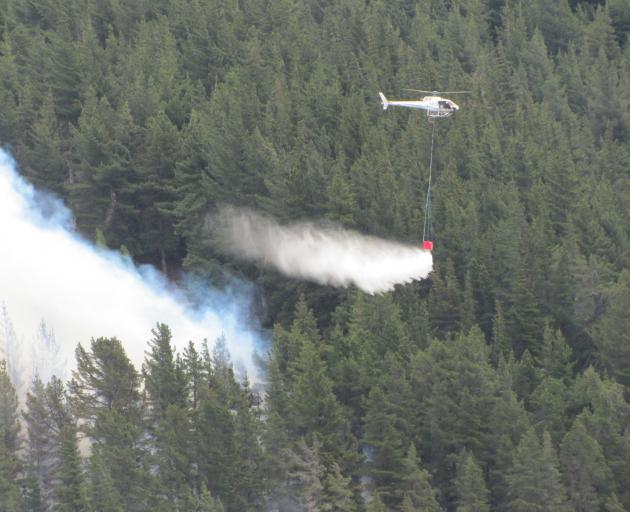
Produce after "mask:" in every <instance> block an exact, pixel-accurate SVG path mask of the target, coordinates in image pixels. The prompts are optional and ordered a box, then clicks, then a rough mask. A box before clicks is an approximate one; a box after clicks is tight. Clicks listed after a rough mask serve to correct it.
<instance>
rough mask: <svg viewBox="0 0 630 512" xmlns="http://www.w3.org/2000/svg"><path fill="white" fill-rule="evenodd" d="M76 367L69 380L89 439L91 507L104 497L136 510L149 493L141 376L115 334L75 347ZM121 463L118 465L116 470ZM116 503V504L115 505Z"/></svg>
mask: <svg viewBox="0 0 630 512" xmlns="http://www.w3.org/2000/svg"><path fill="white" fill-rule="evenodd" d="M75 355H76V359H77V369H76V370H74V371H73V378H72V380H71V381H70V382H69V384H68V390H69V394H70V401H71V404H72V406H73V410H74V413H75V414H76V416H77V418H79V419H80V420H82V429H83V430H84V431H85V433H86V434H87V435H88V436H89V437H90V439H91V440H92V442H93V444H92V455H91V466H92V468H91V487H92V489H91V491H90V493H91V495H92V500H93V501H92V507H93V508H97V509H98V508H99V507H103V506H104V503H107V501H105V500H111V503H113V504H117V503H118V504H120V507H122V508H123V509H127V510H139V509H141V508H143V507H145V506H147V503H148V502H150V501H151V499H153V496H150V495H147V493H145V492H144V491H143V489H145V488H146V486H147V485H148V484H149V482H150V481H151V477H150V475H149V473H148V468H147V465H146V464H147V462H146V456H147V454H146V451H145V449H144V446H143V437H144V432H143V425H142V405H141V401H140V392H139V386H140V378H139V375H138V373H137V372H136V370H135V368H134V367H133V365H132V364H131V362H130V361H129V358H128V357H127V355H126V353H125V351H124V349H123V346H122V343H121V342H120V341H119V340H118V339H116V338H96V339H92V340H91V342H90V350H89V351H88V350H86V349H84V348H83V346H82V345H81V344H79V345H78V346H77V349H76V351H75ZM121 468H123V469H122V470H121ZM116 506H118V505H116Z"/></svg>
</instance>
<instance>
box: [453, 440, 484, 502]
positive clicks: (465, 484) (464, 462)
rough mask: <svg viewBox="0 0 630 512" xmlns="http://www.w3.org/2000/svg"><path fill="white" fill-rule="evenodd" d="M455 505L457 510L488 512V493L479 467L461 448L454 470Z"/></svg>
mask: <svg viewBox="0 0 630 512" xmlns="http://www.w3.org/2000/svg"><path fill="white" fill-rule="evenodd" d="M453 485H454V487H455V505H456V509H455V510H456V511H457V512H489V511H490V505H489V493H488V488H487V487H486V483H485V481H484V478H483V473H482V471H481V468H480V467H479V466H478V465H477V463H476V462H475V459H474V458H473V456H472V454H471V453H470V452H467V451H466V450H462V452H461V453H460V454H459V459H458V461H457V467H456V470H455V480H454V483H453Z"/></svg>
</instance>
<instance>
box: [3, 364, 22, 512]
mask: <svg viewBox="0 0 630 512" xmlns="http://www.w3.org/2000/svg"><path fill="white" fill-rule="evenodd" d="M17 409H18V398H17V395H16V393H15V388H14V387H13V384H12V383H11V381H10V380H9V375H8V373H7V368H6V363H5V362H4V361H0V503H1V504H2V505H1V506H2V509H3V510H5V511H6V512H19V511H21V510H22V496H21V494H20V488H19V487H18V479H17V478H18V473H19V471H20V466H19V461H18V450H19V448H20V441H19V437H18V434H19V430H20V425H19V422H18V410H17Z"/></svg>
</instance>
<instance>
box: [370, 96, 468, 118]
mask: <svg viewBox="0 0 630 512" xmlns="http://www.w3.org/2000/svg"><path fill="white" fill-rule="evenodd" d="M379 96H380V97H381V104H382V105H383V110H387V107H389V106H393V107H406V108H417V109H422V110H426V111H427V115H428V116H429V117H448V116H450V115H452V114H453V113H455V112H457V111H458V110H459V107H458V106H457V104H456V103H455V102H454V101H452V100H449V99H447V98H442V97H441V96H424V97H423V98H422V99H421V100H388V99H387V98H386V97H385V95H384V94H383V93H382V92H379Z"/></svg>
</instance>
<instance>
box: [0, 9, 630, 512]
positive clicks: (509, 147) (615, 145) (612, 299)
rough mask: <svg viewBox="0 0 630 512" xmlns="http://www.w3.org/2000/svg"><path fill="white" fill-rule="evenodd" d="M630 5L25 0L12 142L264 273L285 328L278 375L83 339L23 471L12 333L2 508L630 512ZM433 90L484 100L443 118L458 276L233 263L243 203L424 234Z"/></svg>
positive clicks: (1, 53) (184, 258)
mask: <svg viewBox="0 0 630 512" xmlns="http://www.w3.org/2000/svg"><path fill="white" fill-rule="evenodd" d="M629 20H630V8H629V7H628V5H627V2H626V1H624V0H607V1H605V2H604V1H601V2H596V1H594V0H593V1H591V0H570V1H566V0H553V1H546V0H527V1H525V0H523V1H518V2H508V1H503V0H469V1H465V2H464V1H462V2H440V1H437V0H431V1H426V2H413V1H409V0H396V1H390V2H385V1H384V0H370V1H369V2H365V1H362V0H348V1H345V2H333V1H329V0H326V1H324V0H322V1H308V2H300V1H294V0H278V1H273V2H259V1H254V0H244V1H239V2H233V1H228V0H212V1H202V0H190V1H188V0H186V1H184V0H159V1H154V2H147V1H144V2H121V1H109V0H107V1H105V0H95V1H88V2H83V1H79V0H68V1H62V0H45V1H33V0H15V1H8V0H0V145H2V146H3V147H6V148H8V149H9V150H10V151H11V152H12V153H13V154H14V156H15V157H16V159H17V160H18V162H19V165H20V168H21V169H22V171H23V173H24V175H25V176H26V178H27V179H29V180H30V181H32V182H33V183H34V184H35V185H36V186H38V187H42V188H45V189H49V190H52V191H54V192H56V193H57V194H59V195H60V196H61V197H62V198H63V199H64V200H65V201H66V203H67V204H68V205H69V206H70V207H71V209H72V211H73V215H74V219H75V220H76V226H77V230H78V231H79V232H80V233H81V234H82V235H84V236H87V237H88V238H90V239H91V240H93V241H95V242H96V244H97V245H99V246H101V247H111V248H119V247H120V248H122V247H124V248H125V249H124V250H123V252H124V254H126V255H128V256H129V257H130V258H132V259H133V260H134V261H137V262H140V263H151V264H153V265H155V266H157V267H159V268H160V269H161V270H162V271H163V272H164V273H165V274H166V275H167V276H169V277H171V278H174V277H177V276H179V275H180V272H181V270H182V269H185V270H188V271H193V272H195V273H197V274H200V275H202V276H203V277H204V278H209V279H210V280H215V281H217V282H219V283H221V284H225V282H226V280H227V278H226V272H225V271H226V270H228V271H229V272H230V273H236V274H237V275H239V276H240V277H247V278H250V279H252V280H254V281H257V282H259V283H261V290H260V299H261V300H260V301H259V302H258V303H259V304H260V305H261V308H260V309H264V316H265V324H266V326H274V328H273V335H272V337H273V339H272V342H271V344H270V347H269V354H268V356H267V355H263V359H264V360H265V364H266V373H265V375H264V376H263V377H261V378H260V379H258V377H260V376H257V378H256V380H254V381H253V383H252V386H251V388H250V385H249V383H247V382H239V381H238V379H237V377H236V374H235V371H234V369H233V368H232V363H231V362H230V359H229V354H227V351H226V350H225V344H224V343H221V342H219V343H218V344H217V348H216V350H214V352H213V351H211V350H210V349H209V348H208V347H207V346H206V348H205V349H198V348H196V347H195V345H194V344H193V343H190V344H189V345H188V346H187V347H186V348H185V349H184V350H183V352H182V353H181V354H180V355H178V354H176V352H175V349H174V344H173V343H172V342H173V340H172V339H171V333H170V331H169V330H168V328H167V327H166V326H164V325H162V324H157V325H156V329H155V330H154V332H153V333H152V339H151V341H150V342H149V345H148V346H147V356H146V359H145V361H144V365H143V368H142V372H141V373H138V372H137V371H136V370H135V368H134V367H133V365H132V364H131V362H130V361H129V360H128V358H127V356H126V355H125V353H124V349H123V346H122V344H121V343H120V342H119V341H118V340H115V339H106V338H96V339H95V340H94V341H93V342H92V343H91V345H90V347H89V348H83V346H81V345H80V346H79V347H78V348H77V352H76V355H77V368H76V372H75V374H74V378H73V379H72V380H71V381H70V382H69V383H68V385H67V386H64V385H63V384H62V383H61V381H57V380H55V381H53V382H51V383H50V384H45V383H41V382H35V383H34V384H33V386H32V388H31V390H30V394H29V395H27V399H26V401H25V411H24V413H25V414H24V420H25V427H26V428H25V429H24V432H22V434H24V437H26V438H27V443H26V445H25V447H26V449H25V450H24V454H25V456H24V460H23V461H22V462H23V464H22V463H20V462H19V461H18V456H17V453H18V448H19V447H20V446H21V443H22V436H21V433H20V430H19V428H18V423H17V417H18V416H17V412H16V411H17V401H16V398H15V393H14V392H13V391H11V386H10V383H9V382H8V380H7V379H8V375H10V376H11V378H12V379H14V382H13V384H14V385H16V386H17V387H19V388H21V387H22V386H21V385H20V383H19V382H18V379H19V377H20V376H19V371H18V369H17V367H15V368H14V367H11V364H12V362H11V358H10V357H9V356H10V355H11V354H10V352H11V351H10V350H8V349H7V350H5V352H4V354H5V355H6V356H7V358H8V359H9V367H8V368H6V367H3V369H2V372H0V373H1V374H2V375H4V376H5V377H6V378H4V381H3V380H2V379H0V388H1V389H0V391H2V393H1V395H2V397H3V398H2V400H0V402H2V403H0V428H1V429H2V436H3V440H4V444H3V446H0V450H1V451H2V453H0V494H2V499H0V504H1V505H0V508H2V507H4V509H6V510H18V509H20V508H21V507H22V505H24V506H26V507H27V508H28V509H29V510H38V509H39V510H42V509H52V508H55V509H57V508H58V509H60V510H84V509H86V508H87V505H86V503H87V502H89V503H88V505H89V508H91V509H92V510H94V511H97V510H108V511H109V510H121V511H122V510H130V511H133V510H146V509H155V510H208V511H215V510H226V511H232V510H239V511H241V510H242V511H254V510H262V509H264V508H265V507H266V508H273V507H276V508H277V509H278V510H283V511H284V510H290V511H291V512H293V510H296V509H297V508H299V507H302V508H305V509H309V508H311V509H321V510H362V509H367V510H386V509H392V508H393V509H396V510H415V509H422V508H423V507H424V508H425V509H427V510H431V509H435V507H437V506H438V505H437V502H436V501H435V496H439V498H440V506H442V507H446V508H447V509H449V510H451V509H453V510H469V509H475V510H476V509H479V510H486V509H487V508H488V507H490V508H491V509H496V510H528V511H529V510H560V511H562V510H563V509H565V508H566V507H567V503H569V504H570V507H572V508H573V509H575V510H610V511H613V510H614V511H619V510H628V509H630V490H629V489H628V485H627V482H628V481H630V449H629V448H628V446H629V443H628V434H627V432H628V431H629V428H630V407H629V406H628V403H627V401H626V396H627V393H628V388H627V387H628V386H629V385H630V373H629V370H628V368H630V360H629V354H630V351H629V346H630V345H629V344H628V332H630V326H629V325H628V315H627V311H628V310H629V306H630V303H629V300H630V299H629V297H630V278H629V275H630V273H629V272H628V271H627V268H628V266H629V265H630V252H629V251H630V213H629V212H630V209H628V204H629V199H630V180H629V178H628V176H629V175H630V174H629V172H628V169H629V167H630V150H629V149H628V147H629V146H628V142H630V115H629V114H628V105H629V104H630V97H629V96H628V92H627V91H628V90H630V82H629V81H630V75H629V73H628V69H630V67H629V64H628V62H629V61H628V59H629V58H630V53H629V52H628V34H629V33H630V21H629ZM408 87H417V88H422V89H425V88H429V89H432V88H439V89H455V90H457V89H465V90H470V91H472V92H471V94H469V95H467V96H464V97H462V98H461V99H460V100H456V101H458V103H459V104H460V105H461V106H462V109H461V111H460V112H459V113H458V114H457V115H456V116H453V117H452V118H451V119H448V120H441V121H439V122H437V124H436V125H435V128H436V135H437V136H436V146H435V151H434V154H433V157H434V161H433V167H432V169H433V178H434V181H433V186H434V188H433V190H434V196H433V199H434V201H433V206H434V209H433V220H434V235H435V236H434V241H435V247H436V249H435V251H434V252H433V255H434V263H435V270H434V272H433V273H432V274H431V276H430V281H426V282H421V283H415V284H413V285H405V286H401V287H398V288H397V289H396V291H395V292H394V293H391V294H389V293H388V294H382V295H378V296H368V295H365V294H362V293H360V292H358V291H356V290H351V291H348V292H346V291H340V292H336V291H335V292H333V291H331V290H330V289H324V288H321V287H314V286H307V285H296V283H295V282H293V281H291V280H283V279H279V278H278V277H277V275H275V274H273V273H270V272H267V271H261V270H258V269H255V268H254V267H253V266H251V265H248V264H242V263H239V262H237V261H231V260H230V261H227V260H226V257H225V256H224V255H222V254H221V253H220V251H219V247H218V246H217V245H216V241H215V240H213V238H212V237H211V236H210V235H209V234H208V231H207V225H208V222H209V220H211V215H212V213H213V211H214V209H215V208H216V207H218V206H220V205H222V204H224V203H230V204H236V205H241V206H248V207H252V208H255V209H257V210H260V211H262V212H263V213H266V214H269V215H273V216H275V217H277V218H279V219H280V220H282V221H286V222H293V221H295V220H299V219H320V218H324V219H329V220H331V221H333V222H336V223H339V224H342V225H344V226H347V227H352V228H355V229H358V230H360V231H361V232H364V233H368V234H374V235H380V236H384V237H387V238H393V239H397V240H403V241H408V242H410V243H417V242H418V240H419V237H420V234H421V226H422V224H423V221H424V215H425V212H424V210H423V207H424V201H425V193H426V187H427V184H428V183H427V181H428V172H427V171H428V169H427V167H428V160H429V137H430V134H431V130H432V128H433V127H432V125H431V124H430V123H428V122H427V120H426V118H425V116H424V115H423V114H422V113H418V112H412V111H404V110H396V109H393V108H392V109H389V110H388V111H387V112H386V113H383V112H382V111H381V109H380V108H379V105H378V99H377V96H376V93H377V91H378V90H383V91H384V92H386V93H387V94H391V95H392V96H398V95H399V94H402V93H403V89H405V88H408ZM121 250H122V249H121ZM333 263H334V262H333ZM298 297H299V299H298ZM5 316H6V315H5ZM155 320H156V321H158V320H159V319H155ZM111 321H112V322H113V323H114V324H115V322H116V319H111ZM3 323H6V319H5V318H3ZM0 327H1V328H2V330H0V338H1V340H0V341H2V342H3V343H4V346H3V348H6V347H8V346H9V344H10V343H12V342H13V341H15V340H16V339H17V338H16V336H15V333H11V330H10V325H9V324H7V325H2V326H0ZM99 334H100V333H94V335H95V336H98V335H99ZM186 341H188V340H186ZM593 367H594V368H597V371H601V376H600V374H598V373H597V371H596V370H595V369H593ZM263 382H265V384H266V387H265V390H264V393H265V396H264V400H262V401H261V397H259V396H258V392H257V391H256V392H254V391H253V390H252V388H253V389H256V390H257V389H258V386H260V385H261V384H262V383H263ZM530 427H533V428H532V429H530ZM79 428H80V430H81V434H82V435H85V436H87V437H88V440H89V442H90V443H91V446H92V452H91V455H89V457H88V456H86V454H85V453H83V452H82V451H77V446H76V442H77V429H79ZM536 432H537V433H538V434H539V435H543V443H542V444H541V443H540V438H539V437H538V436H537V435H536ZM550 440H551V441H550ZM554 443H555V446H554ZM414 446H415V447H417V448H418V452H419V453H420V454H421V456H422V467H424V468H426V469H422V468H421V466H420V465H419V464H420V463H419V458H418V457H417V454H416V455H413V456H410V454H409V451H410V450H411V448H412V447H414ZM555 449H559V452H560V465H559V466H558V462H557V461H556V460H555V455H554V450H555ZM367 455H370V457H367ZM480 468H481V469H480ZM558 468H562V474H561V475H560V474H559V473H558ZM569 468H570V469H569ZM427 470H429V471H430V472H431V475H432V479H429V477H428V473H427ZM84 471H85V474H84ZM22 477H24V480H23V481H19V479H20V478H22ZM362 478H363V480H362ZM484 478H485V482H484ZM370 479H371V480H370ZM429 480H431V482H430V483H429ZM62 482H63V484H62ZM485 483H487V487H488V489H489V491H490V495H489V496H488V494H487V493H486V492H485V491H484V485H485ZM563 486H566V494H567V495H568V500H569V501H568V502H567V501H566V499H565V498H566V497H565V491H563ZM22 488H23V489H24V493H23V494H24V496H23V498H24V499H22V497H21V496H20V494H21V493H20V489H22ZM362 493H365V496H362ZM368 494H369V495H370V496H371V497H372V498H373V499H371V500H369V499H367V498H366V496H367V495H368ZM464 496H465V497H464ZM422 500H425V501H422ZM22 502H23V503H22ZM420 503H424V504H420ZM63 507H65V508H63ZM467 507H468V508H467ZM4 509H3V510H4Z"/></svg>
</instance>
